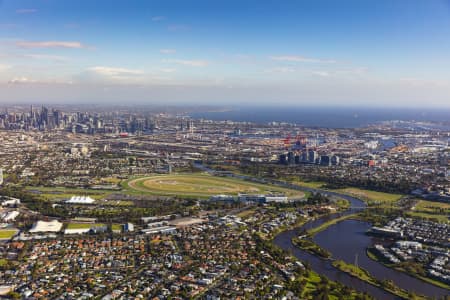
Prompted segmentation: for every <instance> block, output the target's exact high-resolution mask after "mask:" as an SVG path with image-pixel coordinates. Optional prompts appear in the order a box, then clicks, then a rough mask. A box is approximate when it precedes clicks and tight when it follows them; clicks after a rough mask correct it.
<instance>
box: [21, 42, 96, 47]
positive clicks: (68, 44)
mask: <svg viewBox="0 0 450 300" xmlns="http://www.w3.org/2000/svg"><path fill="white" fill-rule="evenodd" d="M16 45H17V46H19V47H22V48H74V49H81V48H87V47H86V45H83V44H82V43H80V42H72V41H40V42H32V41H20V42H17V43H16Z"/></svg>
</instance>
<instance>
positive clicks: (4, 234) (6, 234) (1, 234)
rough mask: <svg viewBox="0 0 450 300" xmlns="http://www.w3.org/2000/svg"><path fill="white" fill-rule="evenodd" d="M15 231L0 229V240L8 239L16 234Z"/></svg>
mask: <svg viewBox="0 0 450 300" xmlns="http://www.w3.org/2000/svg"><path fill="white" fill-rule="evenodd" d="M16 232H17V230H10V229H6V230H5V229H2V230H0V240H4V239H10V238H12V237H13V236H14V235H15V234H16Z"/></svg>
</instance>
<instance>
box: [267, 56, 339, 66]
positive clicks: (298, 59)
mask: <svg viewBox="0 0 450 300" xmlns="http://www.w3.org/2000/svg"><path fill="white" fill-rule="evenodd" d="M270 59H272V60H276V61H289V62H304V63H326V64H334V63H336V61H335V60H332V59H318V58H311V57H304V56H298V55H281V56H271V57H270Z"/></svg>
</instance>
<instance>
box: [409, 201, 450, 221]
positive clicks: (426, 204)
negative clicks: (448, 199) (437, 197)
mask: <svg viewBox="0 0 450 300" xmlns="http://www.w3.org/2000/svg"><path fill="white" fill-rule="evenodd" d="M408 215H410V216H411V217H416V218H424V219H432V220H436V221H438V222H443V223H444V222H447V223H448V222H450V219H449V216H450V204H449V203H442V202H434V201H427V200H419V201H418V202H417V204H416V205H415V206H414V207H413V208H412V209H411V211H410V212H408Z"/></svg>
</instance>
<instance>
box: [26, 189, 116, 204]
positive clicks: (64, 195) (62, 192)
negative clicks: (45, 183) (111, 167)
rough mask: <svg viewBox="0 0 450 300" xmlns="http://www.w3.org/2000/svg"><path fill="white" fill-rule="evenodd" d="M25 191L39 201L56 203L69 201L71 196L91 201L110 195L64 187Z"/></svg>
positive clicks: (106, 191)
mask: <svg viewBox="0 0 450 300" xmlns="http://www.w3.org/2000/svg"><path fill="white" fill-rule="evenodd" d="M26 191H28V192H31V193H33V194H35V195H37V196H38V197H40V198H41V199H44V200H50V201H56V200H65V199H69V198H70V197H72V196H90V197H91V198H93V199H96V200H99V199H103V198H105V197H106V196H108V195H109V194H111V193H112V191H110V190H89V189H82V188H65V187H34V186H33V187H28V188H26Z"/></svg>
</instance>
